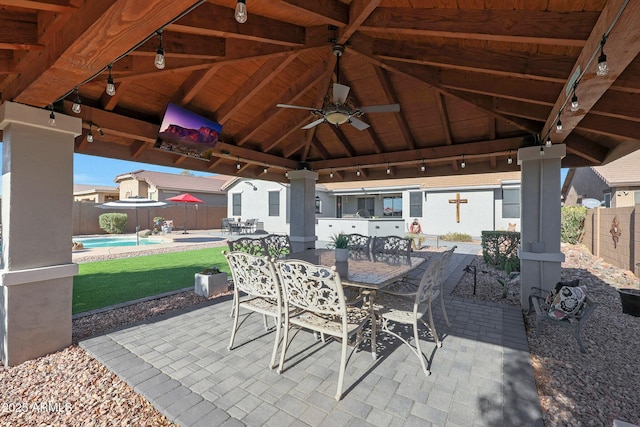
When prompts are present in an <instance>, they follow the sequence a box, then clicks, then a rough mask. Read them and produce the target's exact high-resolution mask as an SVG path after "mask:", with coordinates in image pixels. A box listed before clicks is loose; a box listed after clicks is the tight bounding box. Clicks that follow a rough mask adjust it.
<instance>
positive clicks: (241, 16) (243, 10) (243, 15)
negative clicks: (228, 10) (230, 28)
mask: <svg viewBox="0 0 640 427" xmlns="http://www.w3.org/2000/svg"><path fill="white" fill-rule="evenodd" d="M234 17H235V18H236V21H238V23H239V24H244V23H245V22H247V0H238V3H236V11H235V13H234Z"/></svg>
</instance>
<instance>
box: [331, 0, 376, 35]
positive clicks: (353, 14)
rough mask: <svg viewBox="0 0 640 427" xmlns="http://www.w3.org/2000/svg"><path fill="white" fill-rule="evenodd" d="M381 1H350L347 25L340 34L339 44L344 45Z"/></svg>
mask: <svg viewBox="0 0 640 427" xmlns="http://www.w3.org/2000/svg"><path fill="white" fill-rule="evenodd" d="M380 2H381V0H352V1H351V5H350V7H349V23H348V24H347V26H346V27H344V28H343V29H342V31H341V32H340V36H339V37H338V43H339V44H345V43H346V42H347V41H348V40H349V38H351V36H352V35H353V33H355V32H356V31H358V30H359V29H360V26H361V25H362V23H363V22H364V21H365V20H366V19H367V18H368V17H369V15H371V14H372V13H373V11H374V10H375V9H376V8H377V7H378V5H380Z"/></svg>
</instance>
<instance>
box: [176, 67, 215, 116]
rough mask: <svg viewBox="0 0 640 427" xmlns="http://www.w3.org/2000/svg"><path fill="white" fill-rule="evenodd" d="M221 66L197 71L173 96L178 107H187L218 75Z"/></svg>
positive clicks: (190, 75)
mask: <svg viewBox="0 0 640 427" xmlns="http://www.w3.org/2000/svg"><path fill="white" fill-rule="evenodd" d="M220 67H221V65H220V64H213V65H211V66H209V67H208V68H203V69H200V70H195V71H193V72H192V73H191V74H189V77H187V79H186V80H185V81H184V82H183V83H182V85H181V86H180V89H178V91H177V92H176V93H175V94H174V95H173V98H172V99H173V102H174V104H177V105H183V106H184V105H187V104H188V103H189V102H191V100H192V99H193V98H194V97H195V96H196V95H197V94H198V92H200V90H201V89H202V88H203V87H204V86H205V85H206V84H207V83H208V82H209V80H211V79H212V78H213V76H215V75H216V73H217V72H218V70H219V69H220Z"/></svg>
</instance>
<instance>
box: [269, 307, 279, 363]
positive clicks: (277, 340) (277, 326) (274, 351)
mask: <svg viewBox="0 0 640 427" xmlns="http://www.w3.org/2000/svg"><path fill="white" fill-rule="evenodd" d="M275 321H276V340H275V342H274V343H273V351H272V352H271V361H270V362H269V369H273V368H275V367H276V356H277V354H278V346H279V345H280V331H281V329H282V319H278V318H276V319H275Z"/></svg>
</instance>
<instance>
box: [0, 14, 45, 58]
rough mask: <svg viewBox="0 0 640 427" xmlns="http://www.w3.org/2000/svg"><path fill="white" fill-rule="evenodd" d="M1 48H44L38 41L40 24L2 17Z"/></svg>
mask: <svg viewBox="0 0 640 427" xmlns="http://www.w3.org/2000/svg"><path fill="white" fill-rule="evenodd" d="M0 49H4V50H42V49H44V46H43V45H42V44H40V42H39V41H38V24H37V23H36V22H25V21H14V20H11V19H5V18H0Z"/></svg>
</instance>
